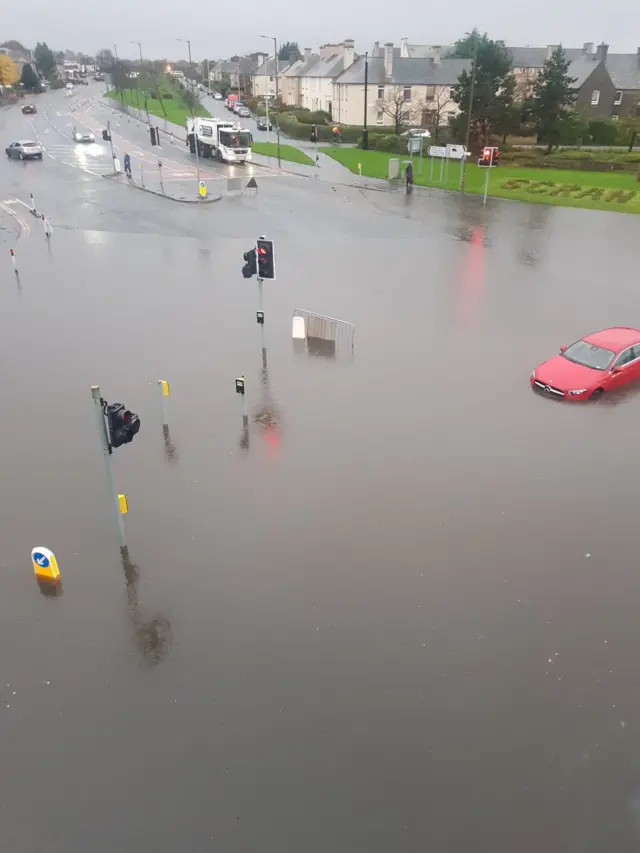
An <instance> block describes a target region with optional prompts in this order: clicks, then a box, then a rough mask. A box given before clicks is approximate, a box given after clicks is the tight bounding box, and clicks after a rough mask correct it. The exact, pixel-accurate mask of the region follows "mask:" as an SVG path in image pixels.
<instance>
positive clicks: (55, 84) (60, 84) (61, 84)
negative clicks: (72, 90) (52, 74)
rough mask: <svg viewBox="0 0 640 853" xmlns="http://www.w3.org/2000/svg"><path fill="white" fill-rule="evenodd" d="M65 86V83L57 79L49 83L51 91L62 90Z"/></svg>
mask: <svg viewBox="0 0 640 853" xmlns="http://www.w3.org/2000/svg"><path fill="white" fill-rule="evenodd" d="M65 85H66V84H65V82H64V81H63V80H61V79H60V78H59V77H56V78H55V79H54V80H52V81H51V88H52V89H64V87H65Z"/></svg>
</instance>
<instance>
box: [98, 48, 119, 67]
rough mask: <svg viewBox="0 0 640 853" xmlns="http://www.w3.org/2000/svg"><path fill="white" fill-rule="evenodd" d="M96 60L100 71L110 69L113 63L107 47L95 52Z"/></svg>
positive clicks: (113, 60)
mask: <svg viewBox="0 0 640 853" xmlns="http://www.w3.org/2000/svg"><path fill="white" fill-rule="evenodd" d="M96 62H97V63H98V68H99V69H100V71H111V69H112V68H113V66H114V64H115V59H114V56H113V53H112V52H111V50H110V49H109V48H108V47H103V48H102V49H101V50H99V51H98V53H97V54H96Z"/></svg>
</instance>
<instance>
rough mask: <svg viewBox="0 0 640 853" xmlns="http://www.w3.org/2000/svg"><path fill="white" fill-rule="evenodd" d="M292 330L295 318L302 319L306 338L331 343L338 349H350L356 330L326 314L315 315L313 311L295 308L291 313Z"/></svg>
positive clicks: (345, 322)
mask: <svg viewBox="0 0 640 853" xmlns="http://www.w3.org/2000/svg"><path fill="white" fill-rule="evenodd" d="M293 317H294V328H295V318H296V317H302V319H303V320H304V327H305V330H306V338H307V340H309V339H310V338H311V339H313V340H317V341H332V342H333V343H334V344H335V346H336V348H337V349H338V348H339V349H351V350H353V347H354V345H355V339H356V328H355V326H354V325H353V323H349V322H348V321H347V320H339V319H338V318H337V317H328V316H327V315H326V314H316V313H315V312H314V311H306V310H305V309H303V308H296V309H295V311H294V312H293Z"/></svg>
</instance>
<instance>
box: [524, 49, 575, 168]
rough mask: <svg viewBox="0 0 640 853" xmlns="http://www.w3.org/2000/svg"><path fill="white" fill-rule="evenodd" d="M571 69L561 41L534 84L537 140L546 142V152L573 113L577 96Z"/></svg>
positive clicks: (556, 142)
mask: <svg viewBox="0 0 640 853" xmlns="http://www.w3.org/2000/svg"><path fill="white" fill-rule="evenodd" d="M568 71H569V61H568V60H567V58H566V56H565V54H564V50H563V49H562V45H558V47H557V48H556V49H555V50H554V51H553V53H552V54H551V56H550V57H549V59H547V61H546V62H545V64H544V65H543V67H542V71H541V73H540V75H539V76H538V78H537V80H536V82H535V83H534V86H533V102H532V106H531V114H532V115H533V118H534V120H535V126H536V132H537V134H538V142H544V143H546V145H547V154H550V153H551V151H552V149H553V146H554V145H557V144H558V142H559V141H560V140H561V138H562V135H563V133H562V131H563V125H564V124H565V123H566V121H567V119H568V118H569V116H570V115H571V108H572V107H573V104H574V103H575V100H576V92H575V90H574V88H573V84H574V83H575V82H576V80H575V77H570V76H569V74H568Z"/></svg>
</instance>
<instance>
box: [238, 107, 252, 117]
mask: <svg viewBox="0 0 640 853" xmlns="http://www.w3.org/2000/svg"><path fill="white" fill-rule="evenodd" d="M237 115H239V116H240V118H250V117H251V111H250V110H249V108H248V107H240V108H239V110H238V112H237Z"/></svg>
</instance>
